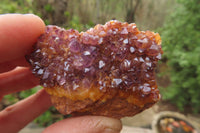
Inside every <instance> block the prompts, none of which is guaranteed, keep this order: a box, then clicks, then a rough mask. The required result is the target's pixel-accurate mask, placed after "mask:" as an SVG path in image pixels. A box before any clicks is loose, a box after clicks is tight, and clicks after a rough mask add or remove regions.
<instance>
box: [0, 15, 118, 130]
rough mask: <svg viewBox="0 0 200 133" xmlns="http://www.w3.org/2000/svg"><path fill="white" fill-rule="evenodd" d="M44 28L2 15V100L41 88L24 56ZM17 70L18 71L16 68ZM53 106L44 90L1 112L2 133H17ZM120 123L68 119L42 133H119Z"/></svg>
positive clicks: (36, 21)
mask: <svg viewBox="0 0 200 133" xmlns="http://www.w3.org/2000/svg"><path fill="white" fill-rule="evenodd" d="M44 29H45V24H44V22H43V21H42V20H41V19H40V18H39V17H37V16H35V15H32V14H28V15H21V14H6V15H0V100H1V99H2V98H3V96H4V95H7V94H11V93H14V92H19V91H22V90H26V89H30V88H32V87H34V86H36V85H38V84H39V82H38V79H36V78H35V77H34V76H33V75H32V73H31V71H30V70H29V64H28V63H27V62H26V60H25V58H24V56H25V55H26V54H29V53H30V51H31V49H32V46H33V44H34V43H35V42H36V41H37V38H38V37H39V36H40V35H41V34H42V33H43V32H44ZM16 67H17V68H16ZM50 106H52V105H51V102H50V97H49V95H48V94H47V93H46V92H45V91H44V89H42V90H40V91H38V92H37V93H36V94H34V95H32V96H30V97H28V98H27V99H24V100H22V101H20V102H18V103H16V104H14V105H12V106H10V107H7V108H6V109H4V110H2V111H1V112H0V131H1V132H5V133H17V132H19V131H20V130H21V129H22V128H23V127H24V126H26V125H27V124H28V123H30V122H31V121H32V120H34V119H35V118H36V117H38V116H39V115H40V114H42V113H43V112H45V111H46V110H47V109H48V108H49V107H50ZM121 128H122V125H121V122H120V120H117V119H113V118H108V117H103V116H81V117H73V118H68V119H65V120H62V121H59V122H57V123H54V124H53V125H51V126H49V127H47V128H46V129H45V130H44V131H43V133H80V132H83V133H104V132H105V133H119V132H120V130H121Z"/></svg>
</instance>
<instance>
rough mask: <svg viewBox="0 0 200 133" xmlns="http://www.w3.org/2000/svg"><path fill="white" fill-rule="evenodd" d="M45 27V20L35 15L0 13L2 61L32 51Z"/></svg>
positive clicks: (0, 54) (0, 59)
mask: <svg viewBox="0 0 200 133" xmlns="http://www.w3.org/2000/svg"><path fill="white" fill-rule="evenodd" d="M44 29H45V24H44V22H43V21H42V20H41V19H40V18H39V17H37V16H35V15H30V14H29V15H21V14H6V15H0V48H1V49H0V63H2V62H6V61H10V60H14V59H17V58H20V57H23V56H24V55H26V54H27V53H28V52H30V50H31V48H32V45H33V44H34V43H35V42H36V41H37V38H38V37H39V36H40V35H41V34H42V33H43V32H44Z"/></svg>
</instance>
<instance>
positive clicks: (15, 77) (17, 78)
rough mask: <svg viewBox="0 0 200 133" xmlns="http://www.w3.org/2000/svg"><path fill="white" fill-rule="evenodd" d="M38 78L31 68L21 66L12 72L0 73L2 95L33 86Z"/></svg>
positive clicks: (0, 92) (0, 91)
mask: <svg viewBox="0 0 200 133" xmlns="http://www.w3.org/2000/svg"><path fill="white" fill-rule="evenodd" d="M38 83H39V81H38V79H37V78H36V77H35V76H34V75H33V74H32V73H31V71H30V70H29V68H23V67H19V68H16V69H14V70H12V71H10V72H7V73H3V74H0V96H3V95H7V94H10V93H14V92H18V91H21V90H26V89H30V88H33V87H34V86H36V85H38Z"/></svg>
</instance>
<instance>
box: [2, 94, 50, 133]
mask: <svg viewBox="0 0 200 133" xmlns="http://www.w3.org/2000/svg"><path fill="white" fill-rule="evenodd" d="M50 106H51V102H50V98H49V95H48V94H47V93H46V92H45V91H44V90H40V91H39V92H37V93H36V94H34V95H32V96H30V97H28V98H27V99H24V100H22V101H20V102H18V103H16V104H14V105H12V106H9V107H7V108H6V109H4V110H3V111H1V112H0V131H1V132H2V133H17V132H18V131H19V130H21V129H22V128H23V127H24V126H26V125H27V124H28V123H29V122H31V121H33V120H34V119H35V118H36V117H38V116H39V115H40V114H42V113H43V112H44V111H46V110H47V109H48V108H49V107H50Z"/></svg>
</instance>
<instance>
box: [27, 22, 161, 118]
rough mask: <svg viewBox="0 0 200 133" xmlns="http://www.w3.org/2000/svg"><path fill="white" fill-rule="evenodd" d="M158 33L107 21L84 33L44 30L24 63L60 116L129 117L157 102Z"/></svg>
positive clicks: (132, 25) (51, 28)
mask: <svg viewBox="0 0 200 133" xmlns="http://www.w3.org/2000/svg"><path fill="white" fill-rule="evenodd" d="M160 44H161V39H160V36H159V34H158V33H153V32H151V31H146V32H144V31H139V30H138V28H137V27H136V24H134V23H132V24H128V23H126V22H125V23H122V22H119V21H116V20H111V21H109V22H107V23H106V24H105V25H100V24H98V25H96V26H95V27H94V28H91V29H89V30H87V31H86V32H81V33H79V32H78V31H77V30H73V29H70V30H65V29H62V28H59V27H57V26H47V27H46V31H45V33H44V34H43V35H41V36H40V37H39V39H38V41H37V43H36V45H35V46H34V50H33V52H32V53H31V55H29V56H28V61H29V62H30V64H31V65H32V71H33V73H34V74H35V75H36V76H37V77H39V78H40V82H41V85H42V86H43V87H44V88H45V89H46V91H47V92H48V93H49V94H50V95H51V98H52V102H53V104H54V105H55V107H56V108H57V109H58V110H59V111H60V112H61V113H63V114H70V113H72V114H73V113H74V114H92V115H105V116H113V117H117V118H120V117H123V116H131V115H135V114H136V113H139V112H141V111H142V110H144V109H146V108H148V107H150V106H152V105H153V104H154V103H156V102H157V101H158V100H159V97H160V96H159V90H158V89H157V84H156V81H155V73H154V70H155V67H156V64H157V62H158V60H160V59H161V54H162V50H161V45H160Z"/></svg>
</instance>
